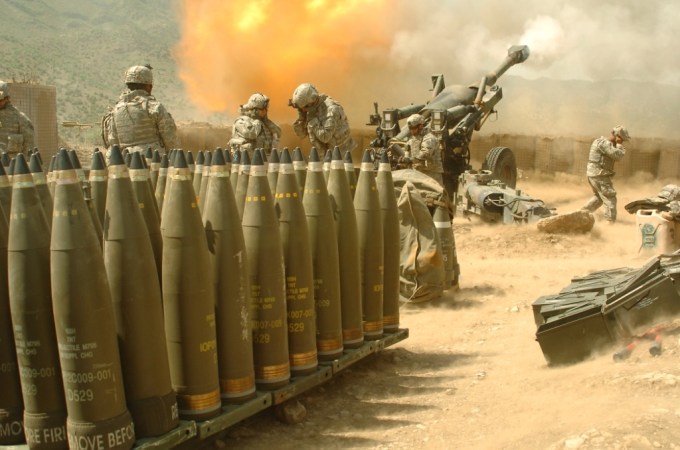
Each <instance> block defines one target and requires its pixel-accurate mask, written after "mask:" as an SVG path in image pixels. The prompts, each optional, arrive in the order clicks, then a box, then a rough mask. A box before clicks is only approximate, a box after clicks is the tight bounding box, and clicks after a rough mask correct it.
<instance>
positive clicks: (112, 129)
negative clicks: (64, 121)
mask: <svg viewBox="0 0 680 450" xmlns="http://www.w3.org/2000/svg"><path fill="white" fill-rule="evenodd" d="M102 138H103V139H104V144H106V146H107V147H110V146H111V145H113V144H118V145H120V148H121V150H122V149H124V148H128V147H139V148H142V149H146V148H147V147H151V149H152V150H156V149H158V150H159V151H162V150H171V149H173V148H177V147H179V143H178V140H177V126H176V125H175V120H174V119H173V118H172V116H171V115H170V113H169V112H168V111H167V110H166V109H165V106H163V104H162V103H161V102H159V101H158V100H156V98H155V97H154V96H153V95H151V94H149V93H148V92H146V91H145V90H143V89H136V90H134V91H130V90H128V91H126V92H123V93H122V94H121V96H120V99H119V100H118V103H116V105H115V106H114V107H113V110H111V111H110V112H109V113H108V114H107V115H105V116H104V119H103V120H102Z"/></svg>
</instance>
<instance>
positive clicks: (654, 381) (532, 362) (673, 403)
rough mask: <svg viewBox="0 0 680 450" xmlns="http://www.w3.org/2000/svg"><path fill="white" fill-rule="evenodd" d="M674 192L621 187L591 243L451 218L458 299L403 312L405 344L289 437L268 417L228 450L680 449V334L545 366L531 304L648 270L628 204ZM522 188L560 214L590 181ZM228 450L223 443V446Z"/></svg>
mask: <svg viewBox="0 0 680 450" xmlns="http://www.w3.org/2000/svg"><path fill="white" fill-rule="evenodd" d="M667 182H668V181H659V180H652V179H649V177H645V176H638V177H634V178H632V179H627V180H619V179H615V186H616V188H617V190H618V192H619V221H618V222H617V223H616V224H615V225H613V226H607V225H606V224H605V223H604V222H603V221H602V220H603V218H602V213H601V210H600V211H598V212H597V213H596V220H597V222H596V225H595V227H594V229H593V230H592V232H590V233H588V234H585V235H546V234H542V233H540V232H538V231H537V230H536V227H535V225H524V226H514V225H489V224H484V223H478V222H475V221H467V220H466V219H463V218H461V217H457V218H456V219H455V220H454V231H455V238H456V244H457V250H458V259H459V262H460V266H461V280H460V290H459V291H456V292H446V293H445V295H444V296H443V297H442V298H440V299H438V300H436V301H432V302H429V303H426V304H405V305H403V306H402V309H401V326H402V327H405V328H408V329H409V331H410V337H409V338H408V339H406V340H404V341H401V342H399V343H397V344H395V345H393V346H391V347H389V348H388V349H386V350H385V351H383V352H382V353H379V354H376V355H371V356H369V357H367V358H365V359H364V360H362V361H360V362H359V363H357V364H355V365H353V366H352V367H350V368H348V369H347V370H345V371H343V372H341V373H340V374H338V375H337V376H335V377H333V379H331V380H330V381H329V382H327V383H326V384H324V385H322V386H320V387H318V388H315V389H313V390H311V391H309V392H307V393H305V394H304V395H301V396H300V397H298V400H299V401H300V403H302V404H303V405H304V406H305V408H306V411H307V416H306V419H305V420H304V421H303V422H302V423H299V424H296V425H286V424H283V423H281V422H279V421H277V420H276V419H275V418H274V415H273V414H272V412H271V410H268V411H265V412H263V413H261V414H259V415H257V416H254V417H252V418H250V419H248V420H246V421H245V422H243V423H242V424H239V425H237V426H235V427H233V428H232V429H230V430H229V431H228V433H227V434H226V436H225V437H224V438H223V439H222V441H221V442H218V444H224V445H225V446H226V447H227V448H233V449H271V448H276V449H293V448H294V449H303V448H304V449H307V448H309V449H334V448H336V449H346V448H368V449H412V448H423V449H425V448H427V449H468V448H470V449H472V448H474V449H562V448H565V449H647V448H680V402H679V401H678V397H679V396H680V366H679V365H678V355H679V353H680V348H679V345H680V344H679V342H678V334H677V333H670V335H668V336H666V337H665V338H664V341H663V353H662V354H661V355H660V356H658V357H652V356H651V355H650V354H649V353H648V351H647V348H646V347H645V346H640V347H638V349H636V350H635V352H634V353H633V354H632V356H631V357H630V358H629V359H628V360H626V361H624V362H620V363H614V362H613V360H612V352H606V353H604V354H601V355H599V356H597V357H594V358H592V359H591V360H588V361H585V362H582V363H579V364H576V365H572V366H567V367H558V368H555V367H548V366H547V364H546V362H545V359H544V357H543V354H542V352H541V349H540V347H539V345H538V343H537V342H536V340H535V332H536V327H535V324H534V319H533V314H532V309H531V305H532V303H533V302H534V301H535V300H536V299H537V298H538V297H540V296H541V295H548V294H554V293H557V292H558V291H559V290H560V289H561V288H563V287H565V286H566V285H567V284H569V282H570V279H571V278H572V277H574V276H580V275H586V274H588V273H591V272H595V271H600V270H604V269H609V268H616V267H640V266H641V265H642V264H643V263H644V262H645V260H646V258H645V257H640V256H638V254H637V250H638V245H639V244H638V237H637V226H636V223H635V217H634V216H633V215H630V214H628V213H627V212H626V211H625V210H624V209H623V205H625V204H626V203H628V202H629V201H631V200H635V199H639V198H644V197H648V196H653V195H654V194H656V193H657V192H658V191H659V190H660V189H661V187H662V186H663V185H664V184H666V183H667ZM518 188H521V189H523V190H524V191H526V192H528V193H529V194H530V195H532V196H534V197H537V198H540V199H542V200H544V201H545V202H546V203H547V204H548V206H551V207H555V208H556V210H557V212H560V213H566V212H571V211H573V210H576V209H578V208H579V207H580V206H581V205H582V204H583V203H584V202H585V201H586V200H587V198H588V197H589V188H588V186H587V183H586V182H585V181H579V180H575V179H561V178H560V177H542V178H541V177H539V176H536V175H529V176H527V175H523V177H522V179H520V180H519V182H518ZM220 446H221V445H220Z"/></svg>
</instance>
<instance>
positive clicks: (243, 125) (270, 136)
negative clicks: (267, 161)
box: [229, 111, 281, 158]
mask: <svg viewBox="0 0 680 450" xmlns="http://www.w3.org/2000/svg"><path fill="white" fill-rule="evenodd" d="M243 113H244V114H243V115H242V116H240V117H239V118H238V119H236V120H235V121H234V126H233V127H232V137H231V139H230V140H229V146H230V147H231V150H232V152H233V151H234V150H241V151H243V150H245V151H247V152H248V156H250V157H251V158H252V156H253V150H254V149H256V148H263V149H264V150H265V152H266V154H267V155H269V154H270V153H271V151H272V148H276V147H277V146H278V143H279V138H280V137H281V128H280V127H279V126H278V125H276V124H275V123H274V122H272V121H271V120H270V119H269V118H267V117H265V118H264V119H261V118H259V117H257V116H256V114H257V113H256V111H244V112H243Z"/></svg>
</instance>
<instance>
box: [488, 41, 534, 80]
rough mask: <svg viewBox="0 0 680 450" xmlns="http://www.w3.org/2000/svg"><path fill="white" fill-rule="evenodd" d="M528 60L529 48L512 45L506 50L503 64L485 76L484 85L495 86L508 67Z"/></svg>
mask: <svg viewBox="0 0 680 450" xmlns="http://www.w3.org/2000/svg"><path fill="white" fill-rule="evenodd" d="M528 58H529V47H527V46H526V45H513V46H512V47H510V48H509V49H508V56H506V57H505V59H504V60H503V62H502V63H501V64H500V65H499V66H498V67H497V68H496V70H494V71H493V72H489V73H488V74H487V75H486V77H485V78H486V85H487V86H492V85H494V84H496V81H497V80H498V78H500V76H501V75H503V74H504V73H505V72H506V71H507V70H508V69H509V68H510V67H512V66H514V65H515V64H519V63H522V62H524V61H526V60H527V59H528Z"/></svg>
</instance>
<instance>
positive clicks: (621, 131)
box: [612, 125, 630, 141]
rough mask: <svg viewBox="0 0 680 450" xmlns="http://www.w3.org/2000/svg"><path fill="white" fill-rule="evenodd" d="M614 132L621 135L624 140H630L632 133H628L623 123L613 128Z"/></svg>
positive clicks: (615, 134)
mask: <svg viewBox="0 0 680 450" xmlns="http://www.w3.org/2000/svg"><path fill="white" fill-rule="evenodd" d="M612 134H613V135H614V136H618V137H620V138H621V139H622V140H623V141H629V140H630V134H628V130H626V127H624V126H623V125H617V126H615V127H614V129H613V130H612Z"/></svg>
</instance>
